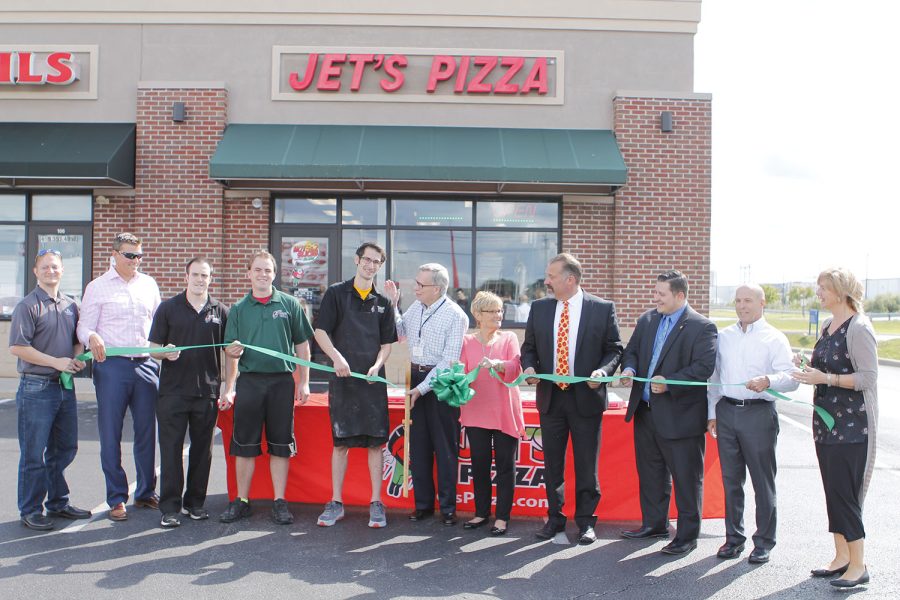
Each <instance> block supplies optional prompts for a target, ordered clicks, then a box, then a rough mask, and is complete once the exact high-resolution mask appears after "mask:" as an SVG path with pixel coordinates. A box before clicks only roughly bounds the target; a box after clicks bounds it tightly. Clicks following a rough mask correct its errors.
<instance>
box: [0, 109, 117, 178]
mask: <svg viewBox="0 0 900 600" xmlns="http://www.w3.org/2000/svg"><path fill="white" fill-rule="evenodd" d="M134 143H135V126H134V124H133V123H0V188H3V187H13V188H24V187H39V188H45V187H65V188H105V187H112V188H115V187H123V188H130V187H134Z"/></svg>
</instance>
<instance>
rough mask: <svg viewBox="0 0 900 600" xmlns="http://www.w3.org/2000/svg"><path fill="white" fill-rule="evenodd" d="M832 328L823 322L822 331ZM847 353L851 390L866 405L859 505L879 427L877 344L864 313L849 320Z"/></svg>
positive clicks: (867, 482) (869, 476)
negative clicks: (864, 463)
mask: <svg viewBox="0 0 900 600" xmlns="http://www.w3.org/2000/svg"><path fill="white" fill-rule="evenodd" d="M830 325H831V319H828V320H827V321H826V322H825V326H824V328H825V329H827V328H828V327H829V326H830ZM847 350H848V351H849V352H850V364H852V365H853V371H854V375H853V389H855V390H856V391H858V392H862V393H863V400H864V401H865V404H866V420H867V421H868V436H869V444H868V452H867V454H866V474H865V477H864V478H863V483H862V489H860V492H859V501H860V504H862V502H863V500H865V497H866V490H867V489H868V488H869V481H871V479H872V472H873V471H874V470H875V434H876V430H877V428H878V344H877V342H876V341H875V329H874V328H873V327H872V321H870V320H869V317H867V316H866V315H864V314H861V313H858V314H856V315H854V316H853V317H851V318H850V325H849V326H848V327H847Z"/></svg>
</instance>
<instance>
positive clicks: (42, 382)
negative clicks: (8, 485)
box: [16, 375, 78, 517]
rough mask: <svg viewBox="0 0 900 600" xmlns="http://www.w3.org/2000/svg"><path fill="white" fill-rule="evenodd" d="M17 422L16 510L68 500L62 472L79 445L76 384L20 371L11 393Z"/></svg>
mask: <svg viewBox="0 0 900 600" xmlns="http://www.w3.org/2000/svg"><path fill="white" fill-rule="evenodd" d="M16 408H17V409H18V424H19V451H20V453H21V455H20V458H19V514H21V515H22V516H23V517H24V516H26V515H30V514H32V513H42V512H44V508H43V504H44V498H46V499H47V503H46V507H47V510H62V509H63V508H65V507H66V506H67V505H68V504H69V486H68V485H67V484H66V479H65V477H64V476H63V471H65V470H66V467H68V466H69V465H70V464H72V461H73V460H75V453H76V452H77V451H78V417H77V412H76V411H77V409H76V406H75V390H66V389H63V388H62V386H60V385H59V381H58V380H57V381H52V380H50V379H48V378H46V377H39V376H34V375H23V376H22V379H21V380H20V382H19V391H18V392H17V393H16Z"/></svg>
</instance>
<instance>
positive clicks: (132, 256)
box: [119, 252, 144, 260]
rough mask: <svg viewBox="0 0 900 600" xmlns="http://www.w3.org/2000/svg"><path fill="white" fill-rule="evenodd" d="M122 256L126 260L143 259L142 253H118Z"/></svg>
mask: <svg viewBox="0 0 900 600" xmlns="http://www.w3.org/2000/svg"><path fill="white" fill-rule="evenodd" d="M119 254H121V255H122V256H124V257H125V258H127V259H128V260H135V259H138V260H140V259H142V258H144V254H143V253H142V252H119Z"/></svg>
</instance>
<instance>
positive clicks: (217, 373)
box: [150, 258, 230, 527]
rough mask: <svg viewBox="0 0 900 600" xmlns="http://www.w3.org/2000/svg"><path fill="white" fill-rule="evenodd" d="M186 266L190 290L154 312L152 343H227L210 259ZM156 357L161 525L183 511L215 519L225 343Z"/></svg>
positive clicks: (224, 311) (176, 523) (194, 260)
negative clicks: (211, 505) (211, 502)
mask: <svg viewBox="0 0 900 600" xmlns="http://www.w3.org/2000/svg"><path fill="white" fill-rule="evenodd" d="M185 271H186V273H187V276H186V277H185V279H186V281H187V289H185V291H183V292H181V293H180V294H178V295H177V296H174V297H172V298H170V299H168V300H166V301H165V302H163V303H161V304H160V305H159V308H158V309H157V310H156V315H155V316H154V317H153V325H152V327H151V328H150V345H151V346H153V347H160V346H169V347H176V346H202V345H209V344H221V343H222V339H223V338H224V336H225V324H226V321H227V319H228V309H227V308H226V307H225V305H223V304H220V303H219V302H218V301H217V300H216V299H215V298H213V297H211V296H210V295H209V284H210V282H211V281H212V266H211V265H210V264H209V261H208V260H207V259H205V258H192V259H191V260H190V261H189V262H188V264H187V266H186V267H185ZM153 356H154V357H155V358H158V359H165V360H162V370H161V372H160V376H159V401H158V403H157V405H156V420H157V422H158V423H159V456H160V478H161V480H162V483H161V485H160V492H161V493H160V498H159V510H160V511H161V512H162V520H161V521H160V525H161V526H163V527H178V526H179V525H180V524H181V521H180V519H179V513H183V514H185V515H187V516H189V517H190V518H191V519H194V520H200V519H207V518H209V513H208V512H207V511H206V509H205V508H203V503H204V502H205V501H206V487H207V484H208V483H209V469H210V465H211V463H212V437H213V429H214V428H215V425H216V415H217V411H216V402H217V400H218V399H219V391H220V387H221V381H222V379H221V372H222V352H221V350H220V349H219V348H197V349H193V350H188V351H186V352H184V353H181V352H168V353H162V354H154V355H153ZM226 366H230V363H226ZM186 431H190V436H191V449H190V454H189V456H188V472H187V488H186V489H185V487H184V465H183V464H182V460H181V457H182V445H183V444H184V435H185V432H186ZM182 492H183V494H184V495H183V497H182Z"/></svg>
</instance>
